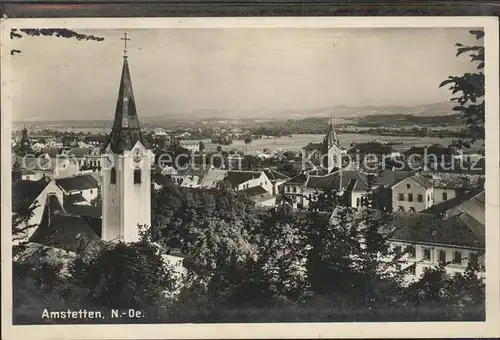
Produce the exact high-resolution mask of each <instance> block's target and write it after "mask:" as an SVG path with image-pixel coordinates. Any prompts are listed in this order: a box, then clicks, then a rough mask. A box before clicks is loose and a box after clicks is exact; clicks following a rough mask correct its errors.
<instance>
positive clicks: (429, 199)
mask: <svg viewBox="0 0 500 340" xmlns="http://www.w3.org/2000/svg"><path fill="white" fill-rule="evenodd" d="M430 201H431V194H428V195H427V202H430Z"/></svg>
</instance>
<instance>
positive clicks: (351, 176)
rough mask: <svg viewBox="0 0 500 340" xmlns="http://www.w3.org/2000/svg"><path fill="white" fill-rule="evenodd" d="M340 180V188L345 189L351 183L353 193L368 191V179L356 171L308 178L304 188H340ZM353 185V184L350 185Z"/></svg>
mask: <svg viewBox="0 0 500 340" xmlns="http://www.w3.org/2000/svg"><path fill="white" fill-rule="evenodd" d="M341 179H342V188H343V189H345V188H347V187H348V186H349V183H351V186H353V190H354V191H368V190H369V189H370V187H369V185H368V177H367V176H366V175H365V174H363V173H361V172H359V171H356V170H348V171H344V170H342V171H337V172H334V173H331V174H329V175H326V176H309V178H308V180H307V183H306V187H307V188H311V189H335V188H340V181H341ZM352 183H354V184H352Z"/></svg>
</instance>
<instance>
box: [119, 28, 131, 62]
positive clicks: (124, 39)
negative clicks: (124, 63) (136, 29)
mask: <svg viewBox="0 0 500 340" xmlns="http://www.w3.org/2000/svg"><path fill="white" fill-rule="evenodd" d="M120 39H121V40H123V41H124V42H125V48H124V49H123V57H124V58H127V41H129V40H130V38H127V33H126V32H125V33H123V38H120Z"/></svg>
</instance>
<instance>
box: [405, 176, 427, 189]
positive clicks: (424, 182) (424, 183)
mask: <svg viewBox="0 0 500 340" xmlns="http://www.w3.org/2000/svg"><path fill="white" fill-rule="evenodd" d="M410 178H411V179H412V180H413V181H415V182H417V183H418V184H420V185H421V186H423V187H424V188H426V189H430V188H432V183H431V182H430V181H429V180H428V179H427V178H425V177H424V176H422V175H413V176H411V177H410Z"/></svg>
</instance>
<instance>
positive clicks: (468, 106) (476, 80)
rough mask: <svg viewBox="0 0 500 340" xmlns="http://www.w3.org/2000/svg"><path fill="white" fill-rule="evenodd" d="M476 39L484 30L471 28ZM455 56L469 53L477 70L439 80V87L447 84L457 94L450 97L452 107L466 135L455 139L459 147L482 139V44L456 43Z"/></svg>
mask: <svg viewBox="0 0 500 340" xmlns="http://www.w3.org/2000/svg"><path fill="white" fill-rule="evenodd" d="M469 32H470V34H472V35H474V36H475V37H476V39H477V40H481V39H483V38H484V31H482V30H471V31H469ZM456 46H457V54H456V55H457V57H458V56H460V55H462V54H464V53H469V57H470V60H471V62H472V63H477V70H478V71H477V72H475V73H465V74H464V75H462V76H450V77H448V79H447V80H444V81H443V82H441V84H440V85H439V87H443V86H447V85H450V86H449V89H450V91H451V92H452V93H453V94H454V95H455V94H458V96H456V97H453V98H451V100H452V101H454V102H456V103H457V106H455V107H454V108H453V110H454V111H458V112H459V113H460V117H461V118H462V119H463V120H464V121H465V132H466V133H467V137H464V138H460V139H459V140H457V141H455V144H456V145H457V146H459V147H461V146H464V147H466V148H469V147H470V144H472V143H474V142H475V141H476V140H478V139H484V122H485V115H484V109H485V102H484V94H485V88H484V72H483V69H484V46H480V45H477V46H464V45H462V44H461V43H457V44H456Z"/></svg>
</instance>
